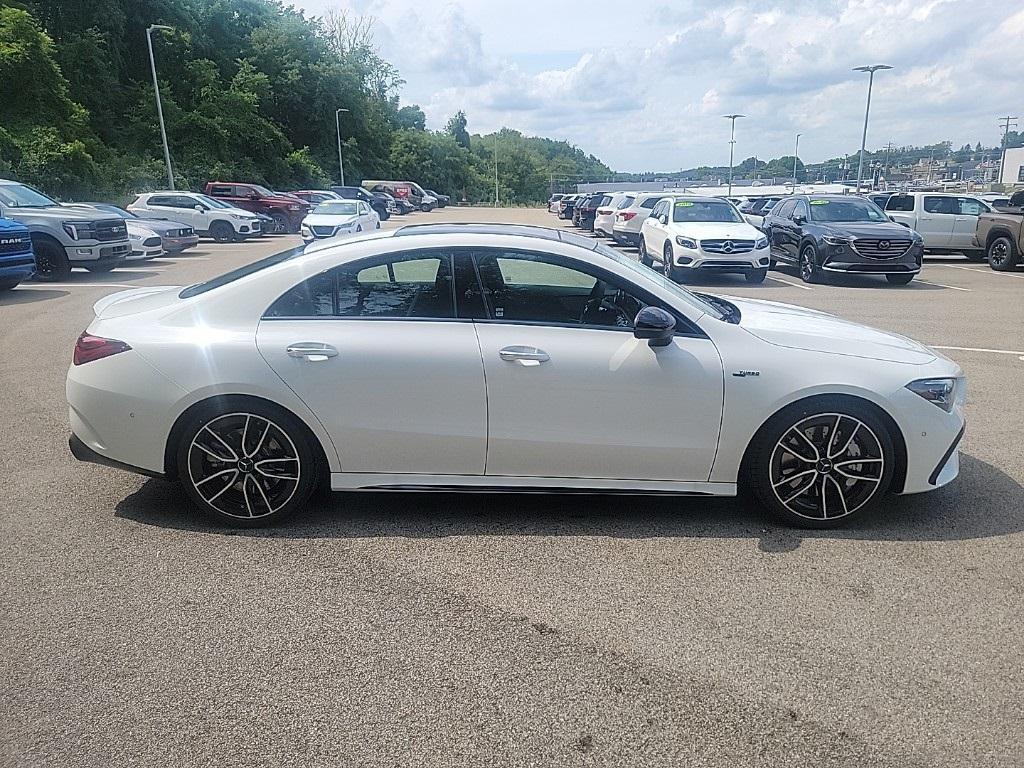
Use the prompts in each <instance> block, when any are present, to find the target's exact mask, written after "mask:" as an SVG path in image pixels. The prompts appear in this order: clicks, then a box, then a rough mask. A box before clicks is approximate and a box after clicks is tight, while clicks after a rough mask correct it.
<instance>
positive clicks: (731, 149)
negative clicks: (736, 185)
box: [722, 115, 746, 197]
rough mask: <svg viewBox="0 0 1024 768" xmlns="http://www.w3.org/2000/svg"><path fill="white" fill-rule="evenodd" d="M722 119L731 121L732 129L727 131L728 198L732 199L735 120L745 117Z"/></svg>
mask: <svg viewBox="0 0 1024 768" xmlns="http://www.w3.org/2000/svg"><path fill="white" fill-rule="evenodd" d="M722 117H724V118H725V119H726V120H731V121H732V127H731V128H730V131H729V197H732V162H733V152H734V150H735V149H736V118H737V117H746V115H722Z"/></svg>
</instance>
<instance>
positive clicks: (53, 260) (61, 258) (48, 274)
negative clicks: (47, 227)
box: [32, 240, 71, 283]
mask: <svg viewBox="0 0 1024 768" xmlns="http://www.w3.org/2000/svg"><path fill="white" fill-rule="evenodd" d="M32 248H33V250H35V252H36V280H38V281H39V282H42V283H56V282H60V281H61V280H67V279H68V276H70V275H71V262H70V261H68V255H67V253H65V251H64V249H63V248H62V247H61V246H60V245H58V244H57V243H55V242H52V241H50V240H33V241H32Z"/></svg>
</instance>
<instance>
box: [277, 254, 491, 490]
mask: <svg viewBox="0 0 1024 768" xmlns="http://www.w3.org/2000/svg"><path fill="white" fill-rule="evenodd" d="M451 259H452V257H451V254H449V253H446V252H441V251H429V252H428V251H420V252H406V253H402V254H389V255H387V256H385V257H373V258H370V259H365V260H362V261H358V262H353V263H352V264H346V265H342V266H339V267H336V268H334V269H332V270H329V271H327V272H323V273H321V274H319V275H316V276H314V277H312V278H310V279H308V280H306V281H304V282H302V283H300V284H298V285H297V286H295V287H294V288H293V289H292V290H290V291H288V292H287V293H285V294H284V295H283V296H281V298H279V299H278V300H277V301H276V302H274V304H273V305H272V306H271V307H270V308H269V309H268V310H267V313H266V316H265V317H264V319H263V320H262V321H261V322H260V325H259V330H258V332H257V345H258V347H259V350H260V353H261V354H262V355H263V357H264V358H265V359H266V361H267V362H268V363H269V364H270V366H271V367H272V368H273V369H274V371H275V372H276V373H277V374H278V375H279V376H280V377H281V379H282V380H284V382H285V383H286V384H287V385H288V386H289V387H290V388H291V389H292V390H293V391H294V392H295V393H296V395H298V397H300V398H301V399H302V400H303V401H304V402H305V403H306V405H307V406H309V408H310V410H312V411H313V413H315V414H316V415H317V417H318V418H319V419H320V421H321V422H322V423H323V425H324V427H325V428H326V429H327V431H328V433H329V434H330V436H331V438H332V440H333V441H334V445H335V447H336V448H337V450H338V454H339V456H340V458H341V469H342V471H343V472H367V473H371V472H382V473H418V474H434V475H480V474H483V471H484V459H485V456H486V447H487V401H486V391H485V386H484V371H483V364H482V362H481V359H480V348H479V345H478V343H477V337H476V332H475V330H474V326H473V322H472V320H467V321H465V322H459V321H457V320H456V319H455V317H456V314H455V292H454V289H453V285H452V261H451Z"/></svg>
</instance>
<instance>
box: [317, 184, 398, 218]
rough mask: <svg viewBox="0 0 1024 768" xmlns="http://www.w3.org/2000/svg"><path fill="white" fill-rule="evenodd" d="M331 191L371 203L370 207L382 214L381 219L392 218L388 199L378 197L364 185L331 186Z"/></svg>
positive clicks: (350, 198) (379, 214) (349, 198)
mask: <svg viewBox="0 0 1024 768" xmlns="http://www.w3.org/2000/svg"><path fill="white" fill-rule="evenodd" d="M331 192H337V193H338V194H339V195H341V196H342V197H344V198H345V199H347V200H362V201H363V202H366V203H369V205H370V207H371V208H373V210H375V211H376V212H377V215H378V216H380V220H381V221H387V220H388V219H389V218H391V212H390V211H389V210H388V204H387V201H386V200H384V199H382V198H379V197H377V196H376V195H374V194H373V193H372V192H370V191H369V190H366V189H363V188H362V187H337V186H335V187H331Z"/></svg>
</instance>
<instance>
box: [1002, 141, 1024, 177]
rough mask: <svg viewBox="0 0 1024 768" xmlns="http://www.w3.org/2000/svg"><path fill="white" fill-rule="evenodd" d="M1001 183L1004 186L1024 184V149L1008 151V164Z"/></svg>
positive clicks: (1003, 170)
mask: <svg viewBox="0 0 1024 768" xmlns="http://www.w3.org/2000/svg"><path fill="white" fill-rule="evenodd" d="M999 181H1000V182H1001V183H1003V184H1024V147H1017V149H1008V150H1006V162H1005V163H1004V165H1003V169H1002V171H1001V172H1000V174H999Z"/></svg>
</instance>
